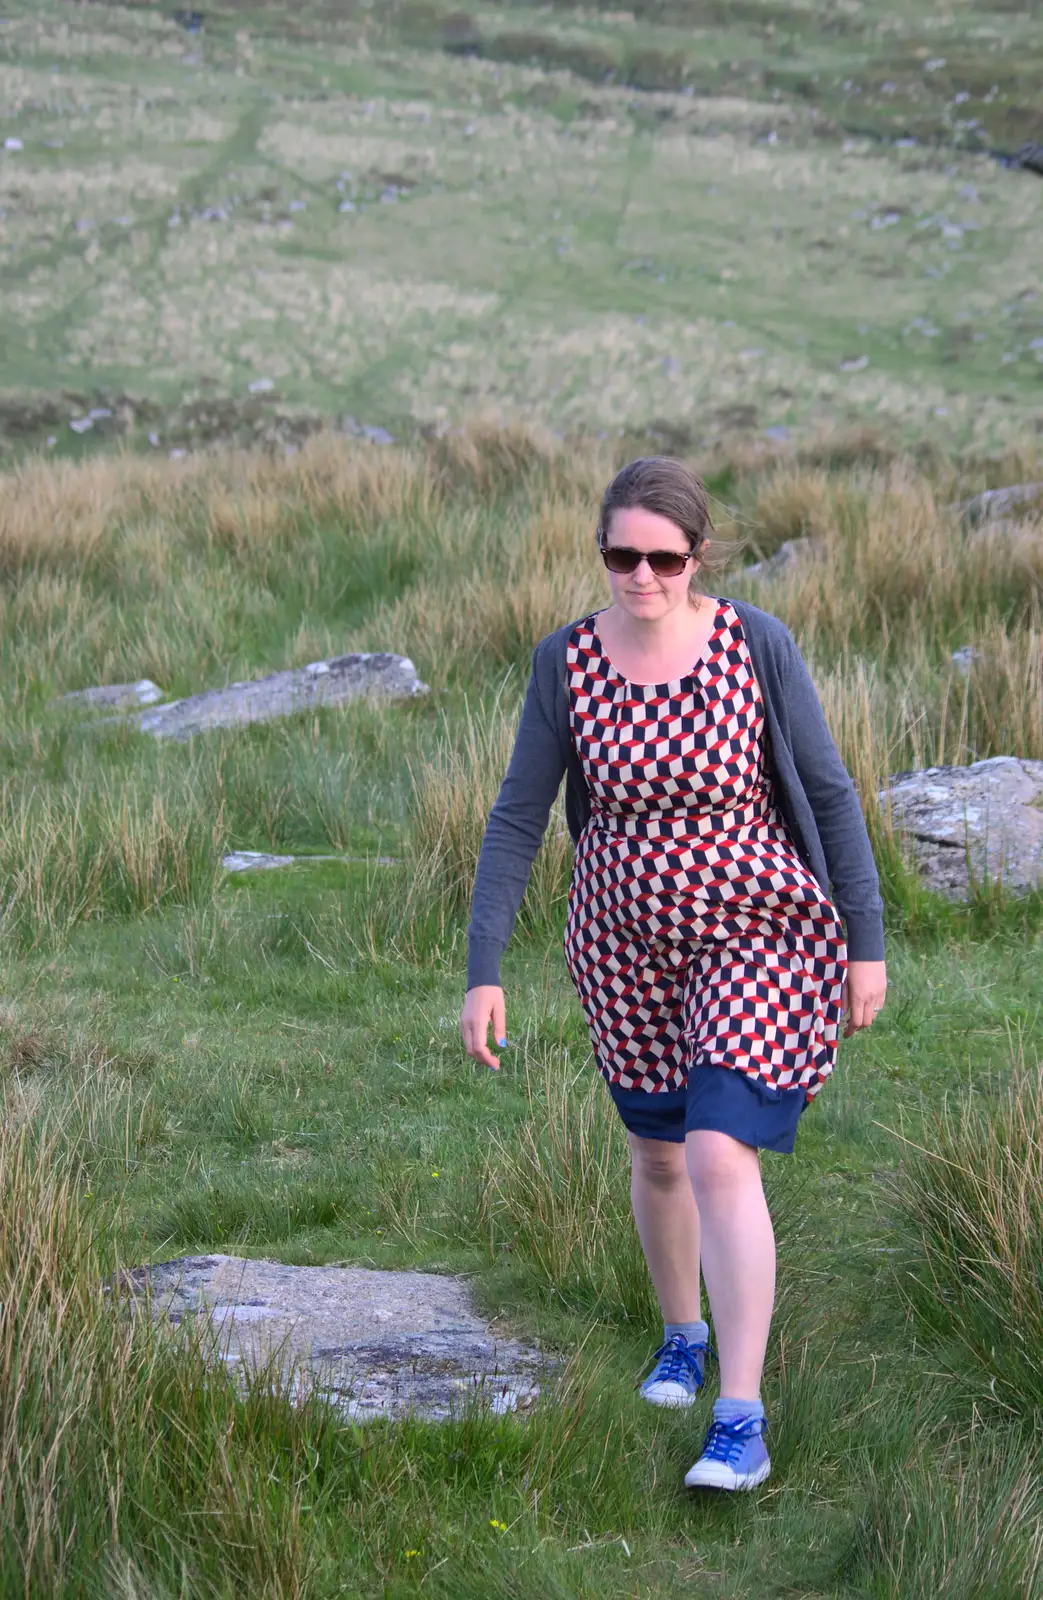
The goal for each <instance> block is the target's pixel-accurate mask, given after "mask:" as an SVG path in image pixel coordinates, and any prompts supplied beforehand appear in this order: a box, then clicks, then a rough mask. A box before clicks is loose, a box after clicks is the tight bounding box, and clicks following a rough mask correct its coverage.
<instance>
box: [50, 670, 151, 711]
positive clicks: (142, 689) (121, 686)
mask: <svg viewBox="0 0 1043 1600" xmlns="http://www.w3.org/2000/svg"><path fill="white" fill-rule="evenodd" d="M162 699H163V690H162V689H161V688H160V687H159V685H158V683H153V682H152V679H151V678H139V679H138V681H137V683H101V684H95V685H94V686H93V687H91V688H90V689H72V690H70V691H69V693H68V694H63V695H61V696H60V697H59V701H57V702H55V704H58V703H60V701H68V702H70V703H71V704H73V705H87V706H101V707H102V708H104V709H106V710H109V711H122V710H123V709H124V708H125V707H129V706H154V705H155V704H156V703H157V702H158V701H160V700H162Z"/></svg>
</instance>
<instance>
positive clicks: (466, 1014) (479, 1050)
mask: <svg viewBox="0 0 1043 1600" xmlns="http://www.w3.org/2000/svg"><path fill="white" fill-rule="evenodd" d="M490 1023H492V1029H493V1038H494V1040H495V1041H496V1043H497V1044H498V1045H499V1047H500V1049H501V1050H502V1049H503V1047H504V1045H505V1044H506V1043H507V1015H506V1011H505V1009H504V1002H503V990H502V989H500V988H499V987H497V985H496V984H492V983H482V984H478V985H477V986H476V987H475V988H474V989H468V991H467V993H466V995H465V996H464V1008H463V1010H462V1011H461V1013H460V1035H461V1037H462V1039H463V1041H464V1049H465V1050H466V1051H467V1054H468V1055H469V1056H472V1057H473V1058H474V1060H475V1061H480V1062H481V1064H482V1066H483V1067H491V1068H492V1070H493V1071H494V1072H499V1070H500V1058H499V1056H494V1055H493V1054H492V1052H491V1051H490V1049H489V1024H490Z"/></svg>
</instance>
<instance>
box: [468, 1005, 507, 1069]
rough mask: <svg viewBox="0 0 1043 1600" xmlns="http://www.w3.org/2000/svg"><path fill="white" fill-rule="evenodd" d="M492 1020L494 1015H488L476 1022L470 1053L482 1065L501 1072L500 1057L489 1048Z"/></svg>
mask: <svg viewBox="0 0 1043 1600" xmlns="http://www.w3.org/2000/svg"><path fill="white" fill-rule="evenodd" d="M491 1021H492V1016H491V1015H487V1016H486V1017H485V1018H484V1020H479V1021H478V1022H477V1023H476V1024H475V1027H474V1033H473V1036H472V1040H471V1049H470V1051H469V1054H470V1055H471V1056H472V1058H473V1059H474V1060H475V1061H477V1062H478V1063H479V1064H480V1065H481V1066H483V1067H488V1068H489V1069H490V1071H492V1072H499V1070H500V1058H499V1056H494V1055H493V1053H492V1051H491V1050H490V1049H489V1024H490V1022H491ZM498 1037H499V1038H502V1037H503V1035H502V1034H500V1035H498Z"/></svg>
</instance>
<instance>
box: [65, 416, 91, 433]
mask: <svg viewBox="0 0 1043 1600" xmlns="http://www.w3.org/2000/svg"><path fill="white" fill-rule="evenodd" d="M93 426H94V423H93V422H92V420H91V418H90V417H73V418H72V419H71V421H70V423H69V427H70V428H71V429H72V431H73V433H89V432H90V430H91V429H92V428H93Z"/></svg>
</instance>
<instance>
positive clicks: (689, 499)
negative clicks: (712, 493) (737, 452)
mask: <svg viewBox="0 0 1043 1600" xmlns="http://www.w3.org/2000/svg"><path fill="white" fill-rule="evenodd" d="M636 507H640V508H641V510H642V511H653V512H655V514H656V515H657V516H660V517H666V518H667V519H668V520H669V521H670V522H672V523H674V525H675V526H676V527H678V528H680V530H681V532H682V533H683V534H684V536H685V538H686V539H687V540H688V544H689V548H690V549H692V550H695V551H698V554H699V561H700V563H701V565H700V567H699V568H697V570H696V571H695V572H693V574H692V579H691V583H690V585H689V593H691V594H694V595H697V594H701V593H703V589H702V585H701V583H700V581H699V580H700V577H701V574H702V573H703V572H720V571H723V569H724V568H725V567H726V566H727V565H728V563H729V562H730V561H731V559H732V556H733V554H734V548H733V546H732V545H731V544H729V543H726V542H722V541H720V540H717V539H713V538H711V534H712V533H713V532H714V526H713V523H712V522H711V521H710V506H709V497H708V496H707V493H706V485H705V484H704V483H703V480H702V478H700V476H699V474H698V473H697V472H694V471H693V470H692V468H691V467H689V466H686V465H685V463H684V462H683V461H677V460H676V459H675V458H674V457H673V456H639V457H638V459H637V460H636V461H631V462H630V463H629V464H628V465H627V466H625V467H623V468H622V470H621V471H619V472H617V473H616V476H615V477H614V478H613V479H612V482H611V483H610V484H609V486H608V488H607V489H606V490H605V493H604V495H603V497H602V500H601V514H600V516H599V517H598V542H599V543H600V541H601V539H602V537H603V536H604V535H605V534H607V533H608V529H609V524H610V522H611V519H612V513H613V512H614V511H630V510H633V509H635V508H636Z"/></svg>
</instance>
